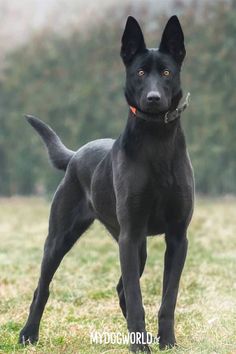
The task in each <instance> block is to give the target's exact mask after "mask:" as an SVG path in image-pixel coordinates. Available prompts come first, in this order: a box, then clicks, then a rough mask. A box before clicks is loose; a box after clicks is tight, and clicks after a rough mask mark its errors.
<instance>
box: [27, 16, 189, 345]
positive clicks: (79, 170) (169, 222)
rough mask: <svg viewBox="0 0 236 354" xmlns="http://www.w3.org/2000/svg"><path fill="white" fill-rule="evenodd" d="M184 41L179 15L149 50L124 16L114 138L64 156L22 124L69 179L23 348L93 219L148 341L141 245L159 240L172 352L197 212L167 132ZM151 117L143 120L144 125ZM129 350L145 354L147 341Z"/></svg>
mask: <svg viewBox="0 0 236 354" xmlns="http://www.w3.org/2000/svg"><path fill="white" fill-rule="evenodd" d="M184 56H185V48H184V36H183V32H182V29H181V26H180V23H179V21H178V19H177V17H176V16H173V17H171V18H170V20H169V21H168V23H167V25H166V28H165V30H164V33H163V36H162V40H161V44H160V47H159V49H147V48H146V45H145V42H144V38H143V34H142V31H141V29H140V27H139V25H138V23H137V21H136V20H135V19H134V18H132V17H129V18H128V20H127V23H126V27H125V31H124V34H123V37H122V46H121V57H122V59H123V62H124V65H125V68H126V86H125V96H126V99H127V102H128V104H129V105H130V106H132V107H133V109H136V110H137V111H138V112H142V116H139V115H138V114H137V115H135V113H132V112H131V110H130V111H129V115H128V120H127V124H126V127H125V129H124V132H123V133H122V134H121V135H120V137H119V138H118V139H117V140H115V141H114V140H112V139H101V140H96V141H92V142H90V143H88V144H86V145H85V146H83V147H82V148H80V149H79V150H78V151H77V152H73V151H71V150H69V149H67V148H66V147H65V146H64V145H63V144H62V142H61V141H60V139H59V138H58V136H57V135H56V133H55V132H54V131H53V130H52V129H51V128H50V127H48V126H47V125H46V124H45V123H43V122H41V121H40V120H39V119H37V118H34V117H32V116H28V121H29V123H30V124H31V125H32V126H33V127H34V128H35V129H36V130H37V131H38V133H39V134H40V136H41V137H42V139H43V140H44V142H45V144H46V146H47V149H48V152H49V156H50V159H51V160H52V162H53V164H54V166H56V167H57V168H60V169H64V170H65V171H66V173H65V176H64V178H63V180H62V182H61V183H60V185H59V187H58V189H57V191H56V193H55V196H54V198H53V202H52V208H51V214H50V220H49V232H48V237H47V239H46V243H45V248H44V256H43V261H42V266H41V275H40V278H39V282H38V286H37V288H36V290H35V293H34V297H33V301H32V304H31V306H30V314H29V317H28V320H27V323H26V324H25V326H24V328H23V329H22V331H21V333H20V342H21V343H28V342H31V343H33V342H35V341H37V340H38V333H39V324H40V320H41V317H42V314H43V311H44V307H45V305H46V302H47V299H48V296H49V285H50V282H51V280H52V278H53V275H54V273H55V271H56V270H57V268H58V266H59V264H60V262H61V260H62V259H63V257H64V255H65V254H66V253H67V252H68V251H69V250H70V249H71V247H72V246H73V244H74V243H75V242H76V241H77V240H78V239H79V237H80V236H81V235H82V234H83V233H84V231H85V230H86V229H87V228H88V227H89V226H90V225H91V224H92V222H93V221H94V219H98V220H100V221H101V222H102V223H103V224H104V225H105V226H106V228H107V229H108V230H109V232H110V233H111V234H112V236H113V237H114V239H115V240H116V241H117V243H118V246H119V254H120V264H121V277H120V279H119V281H118V285H117V292H118V296H119V303H120V307H121V310H122V313H123V315H124V317H125V318H126V321H127V327H128V330H129V331H130V332H135V333H136V334H137V333H142V334H143V335H144V337H145V335H146V328H145V314H144V309H143V305H142V296H141V289H140V281H139V280H140V277H141V275H142V273H143V271H144V267H145V262H146V256H147V255H146V238H147V236H149V235H156V234H165V242H166V252H165V261H164V262H165V268H164V277H163V295H162V303H161V307H160V310H159V313H158V324H159V329H158V336H159V337H160V348H161V349H163V348H165V347H172V346H174V345H175V344H176V339H175V333H174V311H175V305H176V300H177V293H178V287H179V280H180V276H181V272H182V269H183V266H184V262H185V257H186V253H187V244H188V242H187V228H188V225H189V222H190V220H191V217H192V213H193V199H194V181H193V173H192V167H191V163H190V160H189V157H188V153H187V149H186V144H185V138H184V133H183V130H182V127H181V120H180V117H178V119H175V120H174V121H172V122H170V123H168V124H165V123H164V121H163V120H162V117H163V114H165V113H166V112H171V111H173V110H174V109H175V108H176V107H177V106H178V104H179V102H180V99H181V97H182V90H181V85H180V70H181V65H182V62H183V59H184ZM143 118H147V119H143ZM131 350H132V351H133V352H138V351H144V352H149V351H150V349H149V347H148V345H147V344H146V343H145V342H141V343H139V342H138V341H137V342H136V343H134V344H132V345H131Z"/></svg>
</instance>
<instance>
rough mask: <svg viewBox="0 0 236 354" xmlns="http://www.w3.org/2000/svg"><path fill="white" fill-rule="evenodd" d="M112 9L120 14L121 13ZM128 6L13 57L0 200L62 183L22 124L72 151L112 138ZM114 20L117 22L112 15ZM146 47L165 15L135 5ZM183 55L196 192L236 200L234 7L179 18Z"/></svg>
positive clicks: (2, 106) (121, 106)
mask: <svg viewBox="0 0 236 354" xmlns="http://www.w3.org/2000/svg"><path fill="white" fill-rule="evenodd" d="M118 10H119V11H118ZM128 13H129V9H128V8H125V7H124V8H123V10H122V11H121V8H119V9H118V8H114V9H112V11H111V13H108V14H107V21H105V22H103V23H100V24H93V26H91V28H88V31H87V32H86V33H83V34H82V33H80V32H79V31H73V32H72V33H70V34H69V35H66V36H64V37H63V36H62V35H56V34H55V33H52V32H48V31H46V30H45V31H43V32H41V33H38V34H37V35H35V36H34V37H33V38H32V39H31V40H30V41H29V42H28V43H27V45H25V46H24V47H21V48H18V49H17V50H15V51H14V52H11V53H10V54H9V55H8V57H7V59H6V64H5V69H4V71H3V73H2V75H1V79H0V194H3V195H12V194H16V193H18V194H31V193H35V192H45V191H52V190H54V189H55V186H56V184H57V182H58V180H59V179H60V178H61V174H60V173H59V172H55V171H52V169H51V168H50V167H48V162H47V159H46V157H45V156H46V154H45V151H44V149H43V148H42V143H41V141H40V139H39V137H38V136H37V134H36V133H34V132H33V131H32V128H31V127H30V126H28V125H27V123H26V121H25V120H24V114H25V113H31V114H34V115H37V116H39V117H40V118H42V119H43V120H44V121H45V122H47V123H49V124H50V125H51V126H52V127H53V128H54V129H55V130H56V132H58V133H59V135H60V136H61V137H62V140H63V142H65V144H66V145H67V146H68V147H70V148H72V149H76V148H78V147H79V146H81V145H82V144H83V143H85V142H87V141H89V140H92V139H95V138H100V137H117V136H118V135H119V134H120V132H121V131H122V129H123V127H124V124H125V120H126V117H127V105H126V102H125V99H124V97H123V93H122V87H123V82H124V70H123V67H122V63H121V60H120V57H119V50H120V48H119V47H120V38H121V35H122V31H123V26H124V21H125V18H126V16H127V14H128ZM114 14H116V17H114ZM136 16H137V18H138V19H142V21H143V23H142V22H141V23H142V25H143V30H144V32H145V37H146V42H147V43H148V45H149V46H150V47H155V46H157V45H158V40H159V39H160V36H161V31H162V29H163V26H164V24H165V21H166V17H165V16H164V15H162V16H158V17H156V16H152V15H150V13H149V14H147V13H146V12H145V9H144V8H141V7H140V11H139V14H136ZM180 20H181V23H182V24H183V28H184V32H185V35H186V47H187V53H188V57H187V60H186V62H185V65H184V68H183V79H182V82H183V88H184V91H186V92H187V91H190V92H191V94H192V100H191V105H190V107H189V109H188V111H187V112H186V113H184V115H183V117H182V120H183V124H184V127H185V131H186V137H187V140H188V146H189V151H190V155H191V159H192V163H193V166H194V169H195V177H196V188H197V191H198V192H200V193H203V194H212V195H216V194H233V193H236V164H235V156H236V144H235V129H236V119H235V112H236V97H235V82H236V72H235V62H236V51H235V33H236V1H235V0H234V1H232V2H225V1H224V2H221V1H220V2H215V3H214V6H208V7H206V8H205V9H204V11H203V12H202V14H201V16H199V15H197V14H196V12H195V9H194V7H192V8H189V7H188V8H186V9H184V10H183V11H182V14H181V16H180Z"/></svg>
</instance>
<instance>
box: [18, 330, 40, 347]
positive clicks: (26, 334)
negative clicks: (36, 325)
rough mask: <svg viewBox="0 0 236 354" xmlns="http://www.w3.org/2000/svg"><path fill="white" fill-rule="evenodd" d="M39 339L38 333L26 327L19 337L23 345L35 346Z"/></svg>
mask: <svg viewBox="0 0 236 354" xmlns="http://www.w3.org/2000/svg"><path fill="white" fill-rule="evenodd" d="M38 339H39V337H38V332H36V331H35V330H34V329H33V328H32V327H30V326H29V327H24V328H23V329H22V330H21V332H20V335H19V343H20V344H23V345H28V344H35V343H37V341H38Z"/></svg>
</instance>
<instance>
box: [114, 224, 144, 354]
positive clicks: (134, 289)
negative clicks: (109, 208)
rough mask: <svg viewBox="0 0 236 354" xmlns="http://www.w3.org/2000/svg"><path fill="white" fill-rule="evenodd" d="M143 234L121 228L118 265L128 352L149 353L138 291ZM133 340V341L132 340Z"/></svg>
mask: <svg viewBox="0 0 236 354" xmlns="http://www.w3.org/2000/svg"><path fill="white" fill-rule="evenodd" d="M144 238H145V235H144V234H139V233H137V230H132V229H129V228H128V229H127V228H124V229H123V228H121V233H120V237H119V250H120V263H121V273H122V281H123V286H124V293H125V300H126V310H127V316H126V319H127V327H128V330H129V333H130V339H131V345H130V350H131V351H133V352H138V351H144V352H147V353H150V350H149V348H148V345H147V337H146V330H145V313H144V308H143V305H142V295H141V289H140V282H139V277H140V248H141V247H143V244H144V242H143V240H144ZM145 246H146V245H145ZM134 339H135V340H134Z"/></svg>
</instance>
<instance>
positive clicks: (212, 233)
mask: <svg viewBox="0 0 236 354" xmlns="http://www.w3.org/2000/svg"><path fill="white" fill-rule="evenodd" d="M0 205H1V213H0V240H1V244H0V353H45V354H46V353H47V354H48V353H50V354H51V353H66V354H69V353H74V354H75V353H76V354H77V353H79V354H81V353H82V354H96V353H109V354H111V353H119V354H121V353H128V350H127V346H126V345H114V344H107V345H105V344H101V345H100V344H96V345H95V344H91V343H90V332H91V331H94V330H97V331H99V332H103V331H105V332H108V331H110V332H115V331H119V332H121V333H124V334H125V333H126V325H125V321H124V319H123V317H122V315H121V312H120V310H119V306H118V301H117V295H116V291H115V286H116V283H117V281H118V278H119V275H120V270H119V261H118V249H117V245H116V244H115V243H114V242H113V240H112V239H111V237H110V236H109V235H108V233H107V232H106V231H105V230H104V228H103V227H102V226H101V225H100V224H98V223H95V224H94V225H93V226H92V227H91V228H90V229H89V231H88V232H87V233H86V234H85V236H84V237H82V239H81V241H80V242H79V243H78V244H76V246H75V247H74V248H73V250H72V251H71V252H70V254H69V255H67V256H66V257H65V259H64V261H63V263H62V265H61V266H60V268H59V270H58V272H57V273H56V276H55V278H54V281H53V283H52V286H51V296H50V299H49V301H48V305H47V307H46V310H45V313H44V316H43V320H42V323H41V330H40V341H39V343H38V344H37V346H29V347H27V348H23V347H21V346H19V345H18V344H17V340H18V333H19V330H20V328H21V327H22V325H23V324H24V322H25V320H26V317H27V313H28V307H29V304H30V301H31V297H32V293H33V290H34V288H35V286H36V282H37V279H38V273H39V267H40V260H41V257H42V248H43V242H44V239H45V236H46V234H47V220H48V214H49V203H48V202H47V201H45V200H42V199H37V198H12V199H1V200H0ZM235 217H236V200H235V199H231V200H226V199H225V200H204V199H203V200H199V201H198V202H197V205H196V209H195V214H194V218H193V221H192V223H191V227H190V229H189V253H188V258H187V262H186V266H185V269H184V272H183V276H182V279H181V286H180V291H179V298H178V304H177V309H176V337H177V341H178V343H179V347H178V349H172V350H170V351H166V353H167V352H168V353H172V354H177V353H188V354H190V353H192V354H195V353H209V354H224V353H227V354H228V353H231V354H232V353H236V222H235ZM163 254H164V242H163V238H162V237H155V238H150V239H149V241H148V261H147V265H146V269H145V272H144V275H143V277H142V281H141V285H142V291H143V301H144V306H145V310H146V323H147V330H148V331H150V332H152V333H153V334H156V332H157V325H156V313H157V309H158V306H159V304H160V289H161V280H162V272H163ZM152 349H153V352H154V353H158V352H159V350H158V348H157V346H156V345H153V346H152Z"/></svg>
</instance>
